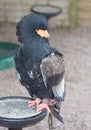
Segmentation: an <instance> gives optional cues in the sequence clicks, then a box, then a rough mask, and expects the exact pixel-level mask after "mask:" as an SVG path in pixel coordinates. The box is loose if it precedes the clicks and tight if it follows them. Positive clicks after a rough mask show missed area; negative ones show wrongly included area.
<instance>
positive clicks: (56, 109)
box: [51, 105, 64, 123]
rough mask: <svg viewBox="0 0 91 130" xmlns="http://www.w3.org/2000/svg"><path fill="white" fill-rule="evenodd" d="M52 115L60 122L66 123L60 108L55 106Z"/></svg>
mask: <svg viewBox="0 0 91 130" xmlns="http://www.w3.org/2000/svg"><path fill="white" fill-rule="evenodd" d="M51 112H52V115H53V116H54V117H55V118H56V119H58V120H59V121H60V122H62V123H64V121H63V118H62V116H61V115H60V106H57V105H56V106H54V107H52V108H51Z"/></svg>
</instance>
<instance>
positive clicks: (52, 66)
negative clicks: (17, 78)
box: [41, 53, 65, 87]
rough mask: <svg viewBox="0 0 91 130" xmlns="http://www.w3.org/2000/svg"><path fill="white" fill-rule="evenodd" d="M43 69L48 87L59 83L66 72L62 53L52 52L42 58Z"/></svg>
mask: <svg viewBox="0 0 91 130" xmlns="http://www.w3.org/2000/svg"><path fill="white" fill-rule="evenodd" d="M41 71H42V75H43V77H44V80H45V81H44V82H46V85H47V87H48V86H50V87H52V86H55V85H58V84H59V83H60V82H61V81H62V79H63V77H64V73H65V66H64V59H63V57H61V56H60V55H57V54H54V53H52V54H51V55H49V56H48V57H46V58H44V59H43V60H42V64H41Z"/></svg>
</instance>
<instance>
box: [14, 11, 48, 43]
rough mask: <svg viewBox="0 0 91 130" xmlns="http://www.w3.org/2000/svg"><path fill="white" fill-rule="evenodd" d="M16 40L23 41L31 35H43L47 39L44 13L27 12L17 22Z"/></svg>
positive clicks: (46, 23)
mask: <svg viewBox="0 0 91 130" xmlns="http://www.w3.org/2000/svg"><path fill="white" fill-rule="evenodd" d="M16 29H17V32H16V35H17V36H18V40H19V41H20V42H21V43H25V42H26V41H27V40H29V39H31V37H33V36H39V37H44V38H46V39H48V37H49V33H48V22H47V19H46V17H45V16H44V15H41V14H34V13H32V14H28V15H26V16H24V17H22V19H21V20H20V21H19V22H18V23H17V26H16Z"/></svg>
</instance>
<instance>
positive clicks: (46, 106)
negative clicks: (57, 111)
mask: <svg viewBox="0 0 91 130" xmlns="http://www.w3.org/2000/svg"><path fill="white" fill-rule="evenodd" d="M44 108H46V109H47V110H48V112H49V113H50V112H51V110H50V108H49V107H48V105H47V103H41V104H40V105H38V106H37V111H41V110H43V109H44Z"/></svg>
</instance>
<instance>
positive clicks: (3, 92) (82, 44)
mask: <svg viewBox="0 0 91 130" xmlns="http://www.w3.org/2000/svg"><path fill="white" fill-rule="evenodd" d="M15 33H16V28H15V25H13V24H10V25H9V24H1V25H0V41H11V42H15V43H18V42H17V37H16V35H15ZM50 35H51V37H50V42H51V44H52V46H54V47H56V48H57V49H59V50H60V51H61V52H62V53H63V54H64V56H65V67H66V75H65V79H66V87H67V90H66V91H67V94H66V99H65V102H63V103H62V109H61V113H62V116H63V118H64V122H65V123H64V124H61V125H60V127H58V128H56V130H57V129H59V130H91V86H90V85H91V27H83V28H79V29H63V28H62V29H57V28H56V29H50ZM14 95H15V96H17V95H19V96H29V95H28V93H27V91H26V89H25V88H24V87H22V86H21V85H20V83H19V81H18V78H17V76H16V71H15V68H12V69H8V70H4V71H0V97H2V96H14ZM6 129H7V128H3V127H0V130H6ZM40 129H41V130H44V129H45V130H48V123H47V117H46V118H45V119H44V120H42V121H41V122H40V123H38V124H37V125H35V126H32V127H27V128H24V130H40Z"/></svg>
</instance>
